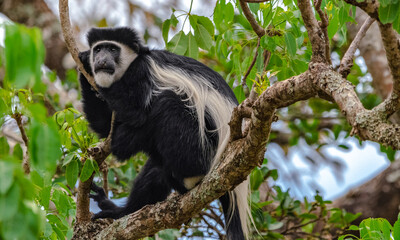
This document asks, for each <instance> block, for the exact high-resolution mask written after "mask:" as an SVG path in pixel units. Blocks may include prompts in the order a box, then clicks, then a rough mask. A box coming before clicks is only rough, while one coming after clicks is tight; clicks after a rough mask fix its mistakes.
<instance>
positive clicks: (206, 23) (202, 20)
mask: <svg viewBox="0 0 400 240" xmlns="http://www.w3.org/2000/svg"><path fill="white" fill-rule="evenodd" d="M197 23H198V24H200V25H202V26H203V27H204V28H205V29H206V30H207V31H208V33H209V34H210V35H211V36H214V24H213V23H212V22H211V20H210V19H209V18H208V17H204V16H197Z"/></svg>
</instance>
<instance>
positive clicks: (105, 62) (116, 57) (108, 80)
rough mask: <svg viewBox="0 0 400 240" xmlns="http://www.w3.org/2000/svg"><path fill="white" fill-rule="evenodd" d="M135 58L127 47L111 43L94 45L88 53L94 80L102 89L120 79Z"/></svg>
mask: <svg viewBox="0 0 400 240" xmlns="http://www.w3.org/2000/svg"><path fill="white" fill-rule="evenodd" d="M136 57H137V54H135V53H134V52H133V51H132V50H131V49H130V48H129V47H127V46H125V45H122V44H119V43H117V42H113V41H102V42H98V43H96V44H95V45H94V46H93V47H92V48H91V51H90V60H91V61H90V62H91V67H92V69H93V75H94V80H95V82H96V84H97V85H99V86H100V87H103V88H108V87H110V86H111V85H112V84H113V83H114V82H115V81H118V80H119V79H121V77H122V76H123V75H124V73H125V71H126V70H127V69H128V67H129V65H130V64H131V63H132V61H133V60H134V59H135V58H136Z"/></svg>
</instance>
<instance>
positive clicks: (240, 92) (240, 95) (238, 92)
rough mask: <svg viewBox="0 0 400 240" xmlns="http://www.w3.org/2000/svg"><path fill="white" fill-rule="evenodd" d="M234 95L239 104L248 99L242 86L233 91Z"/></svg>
mask: <svg viewBox="0 0 400 240" xmlns="http://www.w3.org/2000/svg"><path fill="white" fill-rule="evenodd" d="M233 93H235V96H236V98H237V100H238V101H239V103H241V102H243V101H244V99H245V98H246V96H245V94H244V91H243V88H242V85H239V86H237V87H236V88H235V89H233Z"/></svg>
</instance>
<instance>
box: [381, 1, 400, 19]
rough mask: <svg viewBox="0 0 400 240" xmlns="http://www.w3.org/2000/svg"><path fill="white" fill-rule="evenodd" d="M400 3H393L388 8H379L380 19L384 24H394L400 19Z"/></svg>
mask: <svg viewBox="0 0 400 240" xmlns="http://www.w3.org/2000/svg"><path fill="white" fill-rule="evenodd" d="M399 9H400V1H397V2H391V3H390V4H387V5H386V6H379V9H378V13H379V19H380V20H381V22H382V23H383V24H386V23H392V22H394V21H395V20H396V19H397V18H398V17H399Z"/></svg>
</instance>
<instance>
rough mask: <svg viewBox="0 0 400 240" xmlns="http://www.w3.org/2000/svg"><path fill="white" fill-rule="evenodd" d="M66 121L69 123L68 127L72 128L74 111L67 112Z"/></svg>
mask: <svg viewBox="0 0 400 240" xmlns="http://www.w3.org/2000/svg"><path fill="white" fill-rule="evenodd" d="M65 120H66V121H67V123H68V125H70V126H72V125H73V123H74V113H73V112H72V111H69V110H67V111H66V112H65Z"/></svg>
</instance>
